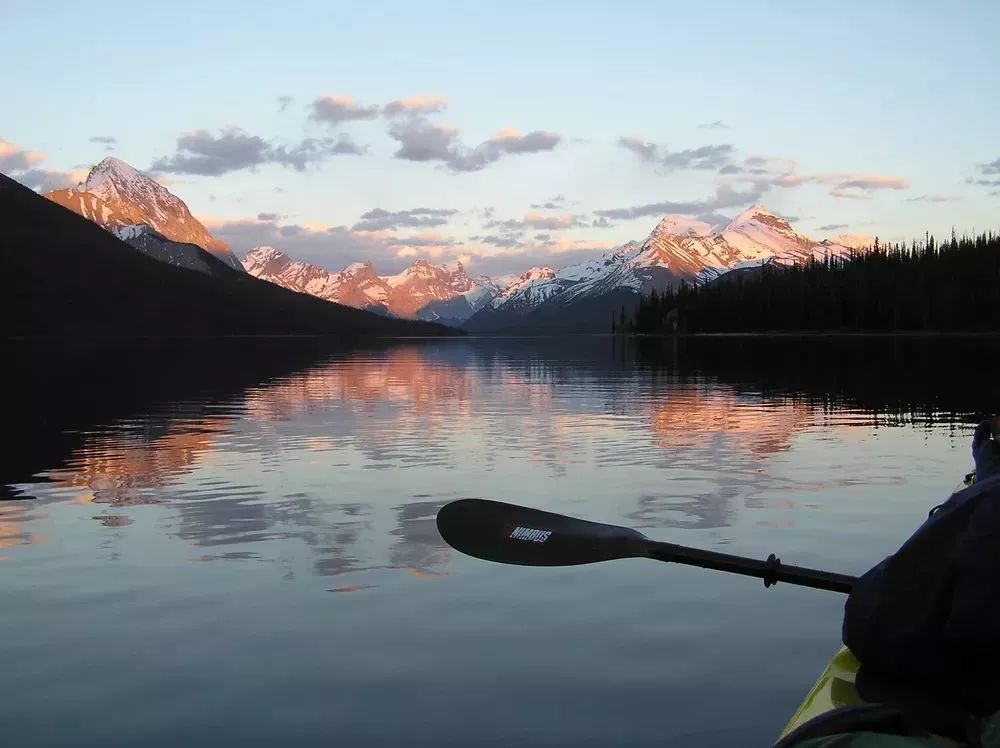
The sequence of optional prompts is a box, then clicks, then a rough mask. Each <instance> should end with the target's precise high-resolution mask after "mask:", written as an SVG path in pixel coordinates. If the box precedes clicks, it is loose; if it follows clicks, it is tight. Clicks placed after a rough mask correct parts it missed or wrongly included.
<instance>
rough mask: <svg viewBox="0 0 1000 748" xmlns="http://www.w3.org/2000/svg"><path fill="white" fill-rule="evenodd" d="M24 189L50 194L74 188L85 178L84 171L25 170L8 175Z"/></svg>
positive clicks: (85, 173)
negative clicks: (53, 191)
mask: <svg viewBox="0 0 1000 748" xmlns="http://www.w3.org/2000/svg"><path fill="white" fill-rule="evenodd" d="M10 176H11V177H12V178H14V179H15V180H17V181H18V182H20V183H21V184H23V185H24V186H25V187H29V188H30V189H33V190H35V191H36V192H51V191H52V190H62V189H66V188H67V187H75V186H76V185H78V184H80V182H82V181H83V180H84V179H86V177H87V172H85V171H77V172H73V171H50V170H48V169H26V170H24V171H16V172H14V173H12V174H11V175H10Z"/></svg>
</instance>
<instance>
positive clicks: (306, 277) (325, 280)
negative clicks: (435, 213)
mask: <svg viewBox="0 0 1000 748" xmlns="http://www.w3.org/2000/svg"><path fill="white" fill-rule="evenodd" d="M243 266H244V267H245V268H246V270H247V272H248V273H250V274H251V275H253V276H254V277H257V278H262V279H264V280H268V281H271V282H272V283H277V284H278V285H280V286H284V287H285V288H290V289H292V290H293V291H300V292H302V293H309V294H312V295H314V296H319V297H320V298H322V299H326V300H327V301H335V302H337V303H340V304H346V305H348V306H354V307H358V308H360V309H374V310H378V311H383V312H388V313H389V314H392V315H395V316H397V317H405V318H416V319H428V320H438V321H450V322H460V321H461V320H463V319H465V318H466V317H468V316H469V315H471V314H473V313H474V312H476V311H478V310H479V309H480V308H482V307H483V306H484V305H485V304H488V303H489V302H490V301H491V300H492V299H493V297H494V296H495V295H496V294H497V292H498V291H499V287H498V286H497V284H496V283H495V282H494V281H493V280H492V279H490V278H472V277H470V276H469V275H468V273H466V272H465V268H464V267H463V265H462V263H458V264H457V266H456V267H454V268H449V267H447V266H437V265H432V264H431V263H430V262H428V261H427V260H416V261H414V262H413V264H412V265H410V266H409V267H407V268H406V269H405V270H403V272H401V273H397V274H396V275H386V276H380V275H378V274H377V273H376V272H375V268H374V267H373V266H372V263H371V262H354V263H351V264H350V265H348V266H347V267H345V268H344V269H343V270H341V271H340V272H339V273H331V272H328V271H327V270H324V269H323V268H321V267H319V266H317V265H311V264H309V263H304V262H295V261H293V260H291V259H290V258H289V257H288V256H287V255H285V254H283V253H282V252H280V251H278V250H276V249H274V248H273V247H256V248H255V249H253V250H251V251H250V252H249V253H248V254H247V255H246V257H245V258H244V259H243Z"/></svg>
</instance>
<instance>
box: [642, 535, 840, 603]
mask: <svg viewBox="0 0 1000 748" xmlns="http://www.w3.org/2000/svg"><path fill="white" fill-rule="evenodd" d="M647 555H648V556H649V557H650V558H655V559H656V560H658V561H669V562H672V563H678V564H685V565H687V566H698V567H701V568H702V569H714V570H716V571H727V572H729V573H731V574H742V575H743V576H747V577H757V578H758V579H763V580H764V586H765V587H770V586H771V585H772V584H777V583H778V582H786V583H788V584H795V585H798V586H800V587H812V588H813V589H817V590H829V591H830V592H843V593H845V594H846V593H849V592H850V591H851V588H852V587H853V586H854V583H855V581H857V579H856V577H852V576H850V575H848V574H836V573H834V572H832V571H822V570H820V569H807V568H805V567H803V566H789V565H785V564H783V563H781V561H779V560H778V559H777V558H775V556H774V555H773V554H772V555H771V556H770V557H769V558H768V559H767V560H766V561H759V560H757V559H754V558H746V557H744V556H734V555H731V554H729V553H717V552H715V551H705V550H702V549H700V548H688V547H687V546H684V545H676V544H674V543H660V542H657V541H653V540H651V541H649V549H648V551H647Z"/></svg>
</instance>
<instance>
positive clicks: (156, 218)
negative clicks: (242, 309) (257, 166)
mask: <svg viewBox="0 0 1000 748" xmlns="http://www.w3.org/2000/svg"><path fill="white" fill-rule="evenodd" d="M45 197H47V198H48V199H49V200H51V201H52V202H55V203H58V204H59V205H62V206H63V207H64V208H69V209H70V210H72V211H73V212H74V213H77V214H79V215H81V216H83V217H84V218H87V219H88V220H91V221H93V222H94V223H96V224H98V225H99V226H103V227H104V228H106V229H108V230H109V231H116V230H120V229H124V228H125V227H127V226H140V225H141V226H148V227H149V228H150V229H152V230H153V231H155V232H156V233H157V234H159V235H160V236H162V237H164V238H165V239H168V240H170V241H172V242H178V243H181V244H194V245H196V246H198V247H201V248H202V249H204V250H206V251H208V252H211V253H212V254H213V255H215V256H216V257H218V258H219V259H220V260H222V261H223V262H224V263H226V264H227V265H229V266H230V267H231V268H233V269H235V270H242V269H243V266H242V265H241V264H240V261H239V260H238V259H237V258H236V255H234V254H233V252H232V251H231V250H230V249H229V247H228V246H226V245H225V244H223V243H222V242H220V241H219V240H218V239H216V238H215V237H213V236H212V235H211V234H210V233H209V232H208V229H206V228H205V227H204V226H203V225H202V224H201V223H200V222H199V221H198V220H197V219H196V218H195V217H194V216H193V215H191V211H190V210H188V207H187V205H186V204H185V203H184V201H183V200H181V199H180V198H179V197H177V196H176V195H174V194H173V193H172V192H170V190H168V189H167V188H166V187H164V186H163V185H161V184H159V183H158V182H156V181H155V180H154V179H152V178H151V177H149V176H148V175H146V174H143V173H142V172H140V171H137V170H136V169H133V168H132V167H131V166H129V165H128V164H126V163H125V162H124V161H121V160H119V159H117V158H114V157H113V156H108V157H107V158H105V159H104V160H103V161H101V162H100V163H99V164H97V165H96V166H95V167H94V168H93V169H91V170H90V173H89V174H88V175H87V179H86V180H85V181H84V182H83V184H81V185H80V186H79V188H77V189H65V190H55V191H53V192H48V193H46V195H45ZM129 235H131V234H129ZM125 241H127V242H129V243H131V241H132V240H131V239H130V238H126V239H125Z"/></svg>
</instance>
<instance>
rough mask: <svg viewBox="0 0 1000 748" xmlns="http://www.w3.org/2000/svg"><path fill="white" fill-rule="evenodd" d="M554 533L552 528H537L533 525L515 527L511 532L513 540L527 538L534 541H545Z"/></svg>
mask: <svg viewBox="0 0 1000 748" xmlns="http://www.w3.org/2000/svg"><path fill="white" fill-rule="evenodd" d="M550 535H552V531H551V530H535V529H533V528H531V527H515V528H514V532H512V533H511V534H510V537H511V539H512V540H527V541H530V542H532V543H544V542H545V541H546V540H548V539H549V536H550Z"/></svg>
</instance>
